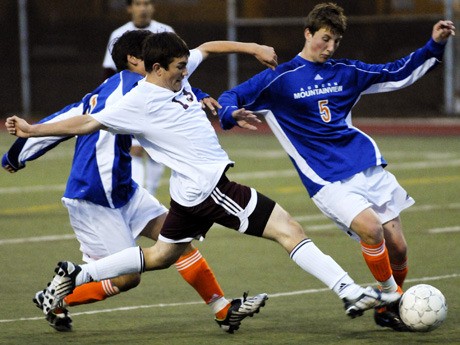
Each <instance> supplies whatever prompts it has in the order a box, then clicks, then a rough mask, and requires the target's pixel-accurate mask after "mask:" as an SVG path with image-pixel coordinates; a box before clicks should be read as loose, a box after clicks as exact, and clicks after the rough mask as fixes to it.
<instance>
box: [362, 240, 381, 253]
mask: <svg viewBox="0 0 460 345" xmlns="http://www.w3.org/2000/svg"><path fill="white" fill-rule="evenodd" d="M361 250H362V252H363V253H364V254H366V255H369V256H379V255H381V254H382V253H383V252H384V251H385V241H383V242H382V243H381V244H379V245H378V247H375V246H372V247H371V246H369V245H367V244H364V243H361Z"/></svg>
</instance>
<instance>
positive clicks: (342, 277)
mask: <svg viewBox="0 0 460 345" xmlns="http://www.w3.org/2000/svg"><path fill="white" fill-rule="evenodd" d="M290 257H291V259H292V260H294V262H295V263H296V264H297V265H299V266H300V267H301V268H302V269H303V270H304V271H306V272H308V273H310V274H311V275H313V276H315V277H316V278H318V279H319V280H321V281H322V282H323V283H324V284H326V286H327V287H329V289H331V290H333V291H334V292H335V293H336V294H337V295H338V296H339V297H340V298H344V297H349V296H350V294H351V293H353V294H355V293H357V291H355V290H356V289H359V292H360V294H361V293H362V290H363V289H362V288H361V287H360V286H359V285H356V284H355V283H354V281H353V279H351V278H350V276H349V275H348V273H347V272H345V271H344V270H343V269H342V267H340V266H339V264H338V263H337V262H335V261H334V259H332V258H331V257H330V256H329V255H325V254H324V253H323V252H322V251H321V250H320V249H319V248H318V247H317V246H316V245H315V244H314V243H313V242H312V241H311V240H310V239H305V240H303V241H301V242H300V243H299V244H298V245H297V246H296V247H295V248H294V249H293V250H292V252H291V254H290ZM352 290H353V291H352Z"/></svg>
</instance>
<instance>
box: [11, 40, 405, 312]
mask: <svg viewBox="0 0 460 345" xmlns="http://www.w3.org/2000/svg"><path fill="white" fill-rule="evenodd" d="M228 44H229V42H226V41H222V42H220V44H219V47H220V49H222V50H225V48H226V47H227V45H228ZM206 45H207V44H206V43H205V44H204V45H202V46H206ZM213 51H215V52H218V51H219V48H216V49H215V50H213ZM143 57H144V64H145V69H146V71H147V77H146V79H145V80H144V81H143V82H141V83H140V84H139V85H138V86H137V87H136V88H135V89H134V90H132V91H131V92H130V93H129V94H127V95H125V96H124V97H123V99H122V100H120V101H119V102H118V103H117V104H116V105H114V106H113V107H110V108H105V110H103V111H102V112H100V113H99V114H93V115H88V116H77V117H74V118H72V119H69V120H64V121H60V122H55V123H52V124H38V125H32V126H31V125H29V124H28V123H27V122H26V121H25V120H23V119H21V118H19V117H17V116H13V117H9V118H8V119H7V120H6V123H5V125H6V127H7V129H8V131H9V133H11V134H14V135H17V136H20V137H29V136H43V135H50V134H53V135H70V134H71V133H72V134H83V133H90V132H93V131H96V130H99V129H108V130H110V131H113V132H116V133H132V134H133V135H134V136H135V137H136V138H137V139H138V140H139V142H140V143H141V144H142V145H143V147H144V148H145V149H146V151H147V152H148V154H149V155H151V156H152V157H153V158H154V159H156V160H158V161H161V162H163V163H164V164H165V165H167V166H168V167H170V168H171V170H172V176H171V180H170V194H171V207H170V211H169V213H168V216H167V218H166V220H165V223H164V225H163V228H162V229H161V231H160V235H159V238H158V241H157V243H156V244H155V245H154V246H152V247H150V248H144V249H143V250H142V249H140V248H136V249H132V248H131V249H126V250H123V251H121V252H119V253H117V254H115V255H111V256H109V257H106V258H103V259H101V260H98V261H97V262H94V263H89V264H85V265H81V266H78V265H74V264H73V263H71V262H62V263H59V265H58V268H57V269H56V273H57V274H56V275H55V277H54V278H53V281H52V282H51V283H50V285H49V287H48V288H46V290H45V304H47V305H48V308H51V309H52V308H53V307H54V305H56V304H57V303H59V300H61V299H62V298H63V297H64V296H65V295H66V294H68V293H69V292H70V291H72V289H73V288H74V286H75V285H80V284H83V283H85V282H88V281H91V280H96V281H97V280H100V279H104V277H108V276H117V275H120V274H127V273H131V272H143V271H147V270H157V269H164V268H167V267H169V266H170V265H171V264H173V263H174V262H175V260H176V259H177V257H179V256H180V255H181V254H182V252H183V251H184V249H185V248H186V247H187V246H188V244H189V243H190V242H191V241H192V240H193V239H197V238H203V237H204V236H205V235H206V233H207V231H208V230H209V229H210V228H211V226H212V225H213V224H214V223H218V224H221V225H223V226H225V227H228V228H231V229H234V230H237V231H239V232H241V233H244V234H247V235H252V236H257V237H263V238H266V239H270V240H273V241H276V242H278V243H279V244H280V245H281V246H282V247H283V248H284V249H285V250H286V251H287V252H288V253H289V255H290V257H291V259H292V260H293V261H294V262H295V263H297V265H299V266H300V267H301V268H302V269H303V270H304V271H306V272H308V273H310V274H312V275H314V276H315V277H317V278H318V279H319V280H321V281H322V282H323V283H324V284H325V285H326V286H328V287H329V288H330V289H332V290H333V291H334V292H335V293H336V294H337V295H338V296H339V297H340V298H342V299H343V302H344V304H345V311H346V314H347V315H349V316H350V317H356V316H360V315H362V314H363V312H364V311H365V310H368V309H371V308H374V307H377V306H382V305H386V304H388V303H394V302H397V301H398V300H399V297H400V295H399V294H398V293H381V292H380V291H378V290H377V289H373V288H371V287H368V288H366V289H365V288H362V287H361V286H359V285H357V284H355V283H354V281H353V280H352V279H351V278H350V277H349V275H348V274H347V273H346V272H345V271H344V270H343V269H342V268H341V267H340V266H339V265H338V264H337V263H336V262H335V261H334V260H333V259H332V258H331V257H329V256H327V255H325V254H323V253H322V252H321V251H320V250H319V249H318V248H317V247H316V246H315V245H314V243H313V242H312V241H311V239H309V238H308V237H307V236H306V235H305V233H304V230H303V229H302V227H301V226H300V224H299V223H297V222H296V221H295V220H294V219H292V217H291V216H290V215H289V214H288V213H287V212H286V211H285V210H284V209H283V208H282V207H281V206H280V205H278V204H277V203H275V202H274V201H272V200H271V199H269V198H268V197H266V196H264V195H262V194H260V193H258V192H257V191H256V190H254V189H253V188H250V187H247V186H243V185H240V184H237V183H235V182H231V181H229V180H228V179H227V177H226V175H225V172H226V170H227V169H229V168H230V167H231V166H233V161H231V160H230V159H229V157H228V155H227V153H226V152H225V151H224V150H223V149H222V147H221V146H220V144H219V142H218V140H217V135H216V133H215V131H214V129H213V127H212V125H211V123H210V122H209V120H208V119H207V117H206V114H205V112H204V111H203V110H202V109H201V105H200V103H199V102H197V100H196V99H195V97H194V95H193V93H192V92H191V86H190V84H189V83H188V76H189V75H190V74H191V73H193V72H194V70H195V69H196V68H197V67H198V65H199V64H200V63H201V61H202V60H203V59H204V58H206V57H207V54H206V53H205V52H204V51H203V50H201V49H194V50H192V51H189V50H188V48H187V45H186V44H185V43H184V42H183V41H182V39H180V37H178V36H177V35H175V34H173V33H160V34H153V35H151V36H150V37H149V38H148V39H146V41H145V42H144V50H143ZM267 62H268V63H269V64H271V65H275V64H276V55H274V56H273V59H271V61H267Z"/></svg>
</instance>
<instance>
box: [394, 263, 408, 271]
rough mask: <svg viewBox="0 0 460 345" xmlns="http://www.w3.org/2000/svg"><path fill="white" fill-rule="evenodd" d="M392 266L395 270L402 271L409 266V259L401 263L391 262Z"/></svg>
mask: <svg viewBox="0 0 460 345" xmlns="http://www.w3.org/2000/svg"><path fill="white" fill-rule="evenodd" d="M391 268H392V269H393V270H394V271H395V270H396V271H402V270H404V269H406V268H407V261H405V262H403V263H401V264H391Z"/></svg>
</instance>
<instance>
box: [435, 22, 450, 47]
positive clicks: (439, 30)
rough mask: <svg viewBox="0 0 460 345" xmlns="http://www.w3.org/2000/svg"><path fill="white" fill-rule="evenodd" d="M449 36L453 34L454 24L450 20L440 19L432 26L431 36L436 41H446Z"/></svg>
mask: <svg viewBox="0 0 460 345" xmlns="http://www.w3.org/2000/svg"><path fill="white" fill-rule="evenodd" d="M450 36H455V26H454V23H453V22H451V21H450V20H440V21H439V22H437V23H436V24H434V26H433V33H432V34H431V37H432V38H433V41H435V42H437V43H446V42H447V39H448V38H449V37H450Z"/></svg>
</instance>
